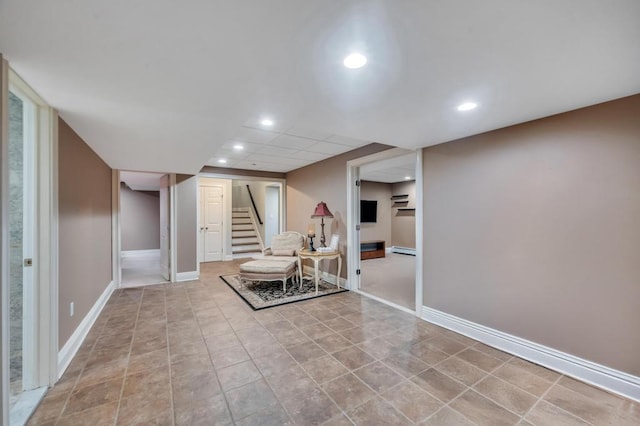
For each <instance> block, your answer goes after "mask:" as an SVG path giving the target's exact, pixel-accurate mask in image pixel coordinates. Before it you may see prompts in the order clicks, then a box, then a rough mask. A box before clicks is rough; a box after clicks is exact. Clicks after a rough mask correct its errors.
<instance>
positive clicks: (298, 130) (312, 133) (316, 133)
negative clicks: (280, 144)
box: [284, 126, 331, 141]
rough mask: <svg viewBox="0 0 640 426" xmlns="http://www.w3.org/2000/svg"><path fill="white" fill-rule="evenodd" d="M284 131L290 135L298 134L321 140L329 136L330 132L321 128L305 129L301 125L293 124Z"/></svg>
mask: <svg viewBox="0 0 640 426" xmlns="http://www.w3.org/2000/svg"><path fill="white" fill-rule="evenodd" d="M284 133H286V134H287V135H291V136H300V137H301V138H307V139H315V140H318V141H323V140H325V139H327V138H329V137H331V133H329V132H323V131H321V130H311V129H305V128H303V127H295V126H294V127H291V128H289V129H287V130H286V131H285V132H284Z"/></svg>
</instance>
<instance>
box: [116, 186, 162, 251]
mask: <svg viewBox="0 0 640 426" xmlns="http://www.w3.org/2000/svg"><path fill="white" fill-rule="evenodd" d="M120 232H121V235H122V242H121V244H122V246H121V248H122V250H123V251H127V250H152V249H160V193H159V192H158V191H134V190H132V189H131V188H129V187H128V186H126V185H125V184H124V183H122V184H120Z"/></svg>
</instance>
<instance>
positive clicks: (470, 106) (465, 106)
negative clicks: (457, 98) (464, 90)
mask: <svg viewBox="0 0 640 426" xmlns="http://www.w3.org/2000/svg"><path fill="white" fill-rule="evenodd" d="M477 106H478V104H477V103H475V102H465V103H463V104H460V105H458V111H471V110H472V109H475V108H476V107H477Z"/></svg>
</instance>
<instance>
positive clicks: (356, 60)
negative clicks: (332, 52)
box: [343, 53, 367, 69]
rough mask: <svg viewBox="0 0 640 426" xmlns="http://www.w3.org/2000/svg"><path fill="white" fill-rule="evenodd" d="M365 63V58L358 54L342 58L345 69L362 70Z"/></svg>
mask: <svg viewBox="0 0 640 426" xmlns="http://www.w3.org/2000/svg"><path fill="white" fill-rule="evenodd" d="M366 63H367V57H366V56H364V55H362V54H360V53H352V54H351V55H349V56H347V57H346V58H344V61H343V64H344V66H345V67H347V68H351V69H355V68H362V67H363V66H364V65H365V64H366Z"/></svg>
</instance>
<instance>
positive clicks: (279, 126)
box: [243, 117, 291, 133]
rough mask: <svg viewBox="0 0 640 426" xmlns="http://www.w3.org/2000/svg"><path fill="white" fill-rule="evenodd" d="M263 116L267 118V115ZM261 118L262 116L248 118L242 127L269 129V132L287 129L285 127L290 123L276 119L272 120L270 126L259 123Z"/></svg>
mask: <svg viewBox="0 0 640 426" xmlns="http://www.w3.org/2000/svg"><path fill="white" fill-rule="evenodd" d="M264 118H267V117H264ZM262 120H263V118H250V119H248V120H247V121H246V122H245V123H244V125H243V126H244V127H251V128H253V129H258V130H266V131H270V132H276V133H280V132H282V131H284V130H285V129H287V127H289V126H290V125H291V123H286V124H285V123H282V122H279V121H277V120H274V122H273V125H272V126H265V125H263V124H261V123H260V122H261V121H262Z"/></svg>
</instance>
